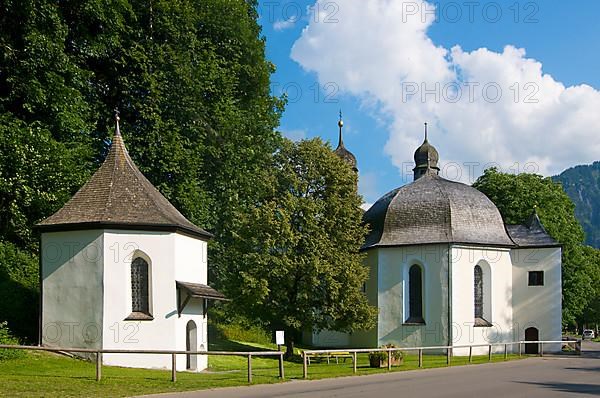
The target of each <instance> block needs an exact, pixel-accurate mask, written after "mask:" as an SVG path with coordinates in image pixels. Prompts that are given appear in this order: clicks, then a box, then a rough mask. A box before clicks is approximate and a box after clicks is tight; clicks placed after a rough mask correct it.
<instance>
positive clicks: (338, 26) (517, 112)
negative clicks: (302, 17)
mask: <svg viewBox="0 0 600 398" xmlns="http://www.w3.org/2000/svg"><path fill="white" fill-rule="evenodd" d="M327 1H328V0H319V1H317V4H316V5H315V7H314V9H316V10H319V9H320V8H322V6H323V4H325V3H326V2H327ZM321 3H322V4H321ZM336 3H337V4H338V5H339V10H338V14H337V16H336V17H337V18H336V19H337V23H322V22H316V21H319V19H318V18H312V19H311V22H310V23H309V24H308V25H307V26H306V27H305V28H304V30H303V32H302V34H301V36H300V38H299V39H298V40H297V41H296V43H295V44H294V46H293V48H292V54H291V56H292V58H293V59H294V60H295V61H296V62H298V63H299V64H300V65H301V66H302V67H303V68H304V69H305V70H307V71H312V72H315V73H316V74H317V76H318V79H319V81H320V82H322V83H323V82H332V81H333V82H336V83H337V84H338V86H339V87H340V89H341V90H342V91H344V92H346V93H349V94H352V95H355V96H357V97H359V98H361V100H362V101H363V103H364V104H365V105H367V108H368V109H370V110H371V111H372V112H373V114H374V116H376V117H384V118H385V119H386V120H390V123H389V132H390V135H389V139H388V141H387V143H386V146H385V151H386V153H387V154H388V155H389V156H390V157H391V160H392V162H393V164H394V165H396V166H397V167H398V168H399V170H401V171H402V172H403V173H408V172H409V171H410V169H411V168H412V153H413V151H414V149H415V148H416V147H417V146H418V145H419V144H420V143H421V141H422V130H423V127H422V126H423V122H425V121H428V122H429V123H430V130H429V131H430V142H432V143H433V144H434V145H435V146H436V147H437V148H438V150H439V151H440V155H441V157H442V166H443V171H444V172H445V173H446V176H447V177H449V178H453V179H460V180H462V181H467V182H472V181H473V179H474V178H476V177H477V176H478V175H479V174H481V172H483V169H484V167H486V166H490V165H494V164H495V165H497V166H499V167H500V168H501V169H503V170H505V171H513V172H515V171H519V172H521V171H529V172H538V173H541V174H545V175H550V174H554V173H558V172H560V171H562V170H563V169H565V168H567V167H569V166H572V165H574V164H579V163H589V162H592V161H594V160H598V156H599V155H598V154H600V140H598V139H597V138H596V135H597V134H596V133H597V130H598V126H600V112H598V109H600V92H599V91H598V90H596V89H594V88H592V87H590V86H588V85H579V86H569V87H566V86H565V85H564V84H563V83H561V82H560V81H557V80H556V79H555V78H553V77H552V76H550V75H549V74H546V73H544V72H543V67H542V63H541V62H539V61H537V60H535V59H532V58H528V57H527V54H526V51H525V49H522V48H516V47H514V46H512V45H510V44H507V45H506V47H505V48H504V49H503V51H502V52H494V51H490V50H488V49H486V48H480V49H476V50H474V51H465V50H463V49H462V48H461V47H460V46H455V47H453V48H450V49H447V48H444V47H441V46H438V45H436V44H435V43H433V41H432V40H431V39H430V38H429V36H428V35H427V30H428V28H429V27H430V26H431V24H432V23H433V22H434V18H435V14H432V13H425V14H420V15H419V16H418V17H412V18H409V17H407V15H406V10H407V5H408V4H409V3H410V4H413V5H414V4H418V5H419V7H420V8H421V9H433V8H434V6H433V5H432V4H430V3H427V2H425V1H417V2H415V1H414V0H411V1H410V2H407V1H406V2H405V1H401V0H366V1H363V2H361V4H360V6H358V5H357V3H356V2H355V1H353V0H337V1H336ZM323 54H327V56H325V57H324V56H323Z"/></svg>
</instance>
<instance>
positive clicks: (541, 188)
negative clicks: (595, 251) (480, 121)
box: [473, 168, 593, 326]
mask: <svg viewBox="0 0 600 398" xmlns="http://www.w3.org/2000/svg"><path fill="white" fill-rule="evenodd" d="M473 186H474V187H475V188H477V189H479V190H480V191H481V192H483V193H484V194H486V195H487V196H488V197H489V198H490V199H491V200H492V202H494V203H495V204H496V206H497V207H498V209H499V210H500V213H501V214H502V217H503V218H504V222H506V223H507V224H522V223H524V222H525V220H526V219H527V217H528V216H529V215H530V214H531V212H532V210H533V208H534V207H536V208H537V212H538V215H539V217H540V220H541V221H542V224H543V225H544V227H545V228H546V230H547V231H548V233H549V234H550V236H552V237H553V238H554V239H555V240H556V241H558V242H559V243H561V244H562V245H563V246H562V274H563V325H565V326H566V325H571V324H574V323H575V321H576V319H577V317H579V316H580V315H581V314H582V312H583V310H584V309H585V307H586V305H587V303H588V302H589V300H590V299H591V298H592V297H593V288H592V276H591V273H590V268H589V267H588V266H586V264H587V263H588V261H587V259H586V255H588V254H589V253H588V252H587V251H586V250H584V246H583V244H582V243H583V240H584V234H583V229H582V228H581V225H580V224H579V222H578V221H577V219H576V218H575V205H574V204H573V202H572V201H571V199H570V198H569V197H568V196H567V194H566V193H565V192H564V190H563V189H562V186H561V185H560V184H559V183H556V182H554V181H552V179H551V178H549V177H542V176H540V175H536V174H526V173H523V174H518V175H515V174H508V173H501V172H499V171H498V170H497V169H495V168H490V169H488V170H486V171H485V172H484V174H483V175H482V176H481V177H479V178H478V179H477V181H476V182H475V183H474V184H473Z"/></svg>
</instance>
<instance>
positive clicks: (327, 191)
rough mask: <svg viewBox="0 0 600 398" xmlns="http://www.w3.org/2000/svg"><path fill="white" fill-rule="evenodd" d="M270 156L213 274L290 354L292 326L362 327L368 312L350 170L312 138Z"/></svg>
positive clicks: (294, 330)
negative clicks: (259, 188) (254, 197)
mask: <svg viewBox="0 0 600 398" xmlns="http://www.w3.org/2000/svg"><path fill="white" fill-rule="evenodd" d="M273 162H274V163H273V165H272V170H273V173H271V175H268V176H265V185H266V186H267V190H266V193H267V194H266V195H264V196H263V197H262V198H261V199H260V200H259V201H258V202H257V203H256V205H255V207H254V208H253V210H252V211H251V212H248V213H241V214H239V218H238V219H237V220H238V223H239V225H240V227H239V228H238V229H237V231H238V236H237V237H236V240H235V242H234V244H233V245H232V246H231V247H230V248H229V251H228V253H227V254H228V255H227V257H226V262H225V263H222V264H220V265H219V268H218V272H219V273H218V275H219V281H220V282H221V285H222V286H223V288H225V290H226V291H227V293H228V294H229V296H230V297H231V298H233V299H234V301H233V302H232V306H233V307H234V308H236V309H238V310H240V311H242V312H243V313H244V314H247V315H248V316H251V317H253V318H254V319H256V320H258V321H261V322H262V323H264V324H266V325H268V326H269V327H271V328H273V329H282V330H285V331H286V346H287V355H291V354H292V350H293V344H294V338H295V337H296V336H298V335H299V333H300V332H302V331H319V330H323V329H328V330H340V331H352V330H356V329H365V328H369V327H371V326H372V325H373V321H374V316H375V313H376V310H375V309H374V308H373V307H371V306H370V305H369V304H368V302H367V298H366V296H365V295H364V294H363V293H362V291H361V288H362V285H363V283H364V282H365V281H366V280H367V278H368V269H367V268H366V267H365V266H364V265H363V263H362V255H361V254H360V253H359V248H360V246H361V244H362V242H363V239H364V236H365V232H366V230H365V227H364V226H363V225H362V223H361V218H362V210H361V209H360V204H361V199H360V197H359V196H358V194H357V192H356V178H357V176H356V174H355V173H354V172H353V171H352V170H351V168H350V167H348V165H347V164H346V163H345V162H343V160H341V159H340V158H338V157H337V156H336V155H335V154H334V153H333V152H332V151H331V149H330V148H329V146H328V145H325V144H323V143H322V142H321V141H320V140H319V139H313V140H310V141H301V142H299V143H294V142H291V141H287V140H286V141H285V142H284V143H283V145H282V147H281V149H280V150H279V151H278V152H277V153H276V155H275V157H274V160H273Z"/></svg>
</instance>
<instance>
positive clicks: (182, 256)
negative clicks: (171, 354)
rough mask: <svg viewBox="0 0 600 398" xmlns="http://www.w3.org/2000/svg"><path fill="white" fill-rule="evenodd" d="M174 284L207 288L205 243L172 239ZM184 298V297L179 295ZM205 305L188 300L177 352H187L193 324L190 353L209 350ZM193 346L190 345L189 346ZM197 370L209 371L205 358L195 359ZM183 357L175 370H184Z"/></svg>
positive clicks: (180, 237)
mask: <svg viewBox="0 0 600 398" xmlns="http://www.w3.org/2000/svg"><path fill="white" fill-rule="evenodd" d="M174 239H175V257H174V258H175V262H174V265H175V280H177V281H181V282H191V283H201V284H203V285H206V284H208V283H207V279H208V258H207V257H208V253H207V243H206V242H205V241H202V240H198V239H194V238H191V237H188V236H185V235H181V234H176V235H175V237H174ZM182 298H183V294H182ZM203 306H204V302H203V300H202V299H191V300H190V301H189V302H188V304H187V305H186V307H185V308H184V310H183V313H182V314H181V317H180V318H177V322H176V336H177V338H176V340H177V342H176V345H177V350H185V349H186V333H187V331H186V327H187V324H188V322H190V321H193V322H194V324H195V325H196V330H197V333H196V335H197V341H196V346H195V347H194V346H192V347H191V349H192V350H198V351H206V350H208V325H207V317H206V316H205V315H204V308H203ZM192 345H193V343H192ZM196 361H197V368H196V370H198V371H200V370H204V369H206V368H207V367H208V357H207V356H205V355H201V356H197V358H196ZM185 365H186V358H185V355H178V356H177V368H178V369H181V370H183V369H185Z"/></svg>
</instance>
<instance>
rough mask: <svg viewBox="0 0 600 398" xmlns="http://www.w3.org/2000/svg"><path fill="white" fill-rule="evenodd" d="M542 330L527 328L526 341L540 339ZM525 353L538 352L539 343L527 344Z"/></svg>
mask: <svg viewBox="0 0 600 398" xmlns="http://www.w3.org/2000/svg"><path fill="white" fill-rule="evenodd" d="M539 339H540V332H539V330H537V328H534V327H531V328H527V329H525V341H539ZM525 354H538V343H529V344H527V343H526V344H525Z"/></svg>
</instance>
